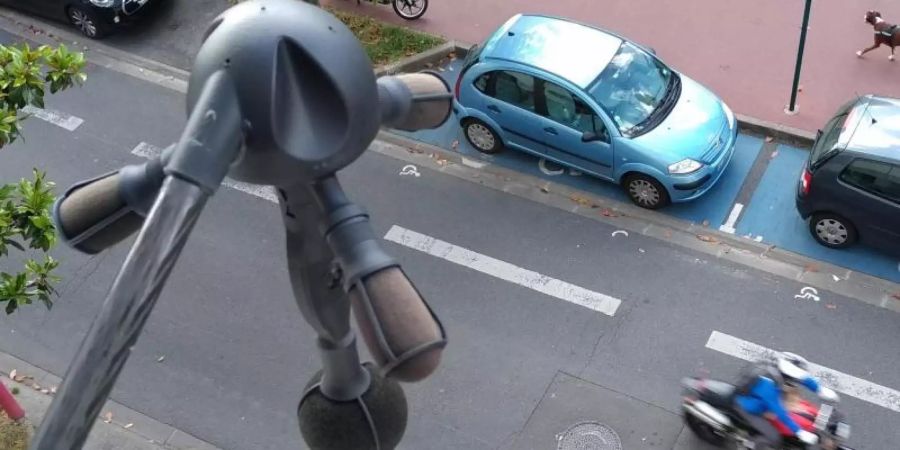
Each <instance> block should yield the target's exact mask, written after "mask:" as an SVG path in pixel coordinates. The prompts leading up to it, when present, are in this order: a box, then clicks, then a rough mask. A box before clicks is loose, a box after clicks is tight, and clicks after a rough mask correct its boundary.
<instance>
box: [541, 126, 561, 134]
mask: <svg viewBox="0 0 900 450" xmlns="http://www.w3.org/2000/svg"><path fill="white" fill-rule="evenodd" d="M544 131H546V132H547V134H553V135H556V134H559V133H557V132H556V128H553V127H546V128H544Z"/></svg>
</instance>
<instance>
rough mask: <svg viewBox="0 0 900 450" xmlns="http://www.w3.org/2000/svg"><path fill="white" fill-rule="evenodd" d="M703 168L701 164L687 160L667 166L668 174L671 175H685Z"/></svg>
mask: <svg viewBox="0 0 900 450" xmlns="http://www.w3.org/2000/svg"><path fill="white" fill-rule="evenodd" d="M702 167H703V163H701V162H698V161H694V160H693V159H690V158H687V159H683V160H681V161H678V162H677V163H675V164H670V165H669V173H670V174H672V175H687V174H689V173H694V172H696V171H698V170H700V169H701V168H702Z"/></svg>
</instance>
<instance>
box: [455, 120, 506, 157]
mask: <svg viewBox="0 0 900 450" xmlns="http://www.w3.org/2000/svg"><path fill="white" fill-rule="evenodd" d="M463 132H464V133H465V135H466V140H467V141H469V144H471V145H472V147H475V150H478V151H479V152H481V153H487V154H489V155H492V154H495V153H499V152H500V151H501V150H503V141H501V140H500V136H497V133H495V132H494V130H492V129H491V127H490V126H488V125H487V124H486V123H484V122H482V121H480V120H477V119H469V120H466V121H465V122H463Z"/></svg>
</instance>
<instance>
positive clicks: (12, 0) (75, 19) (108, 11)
mask: <svg viewBox="0 0 900 450" xmlns="http://www.w3.org/2000/svg"><path fill="white" fill-rule="evenodd" d="M150 1H151V0H0V4H2V5H4V6H9V7H11V8H14V9H19V10H22V11H26V12H29V13H32V14H36V15H40V16H44V17H47V18H49V19H55V20H67V21H68V22H69V23H71V24H72V25H74V26H75V27H77V28H78V29H79V30H80V31H81V33H82V34H84V35H85V36H87V37H89V38H91V39H99V38H101V37H103V36H105V35H107V34H108V33H109V32H110V31H112V29H113V28H114V27H115V26H117V25H119V24H121V23H124V22H126V21H128V20H129V19H131V18H132V17H133V16H134V15H135V14H137V13H138V12H139V11H141V10H142V9H143V8H144V6H146V5H147V3H149V2H150Z"/></svg>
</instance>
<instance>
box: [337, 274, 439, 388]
mask: <svg viewBox="0 0 900 450" xmlns="http://www.w3.org/2000/svg"><path fill="white" fill-rule="evenodd" d="M350 300H351V301H352V304H353V315H354V316H355V317H356V323H357V324H358V325H359V333H360V334H361V335H362V337H363V340H364V341H365V343H366V346H367V347H368V348H369V352H370V353H371V354H372V357H373V358H374V359H375V362H376V363H377V364H378V365H379V366H380V367H381V368H382V371H383V372H384V373H385V375H386V376H388V377H392V378H396V379H398V380H401V381H419V380H422V379H424V378H425V377H427V376H429V375H431V374H432V373H433V372H434V371H435V369H437V367H438V365H439V364H440V362H441V354H442V353H443V350H444V347H445V346H446V344H447V337H446V334H445V333H444V328H443V326H442V325H441V323H440V321H439V320H438V318H437V316H435V315H434V314H433V313H432V312H431V309H429V308H428V305H427V304H426V303H425V300H424V299H423V298H422V296H421V295H419V292H418V291H417V290H416V288H415V287H414V286H413V284H412V282H411V281H410V280H409V278H407V276H406V275H405V274H404V273H403V271H402V270H400V268H398V267H389V268H387V269H384V270H381V271H378V272H375V273H374V274H372V275H369V276H368V277H366V278H365V279H363V280H362V281H360V282H357V283H356V284H355V285H354V286H353V287H352V288H351V290H350Z"/></svg>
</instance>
